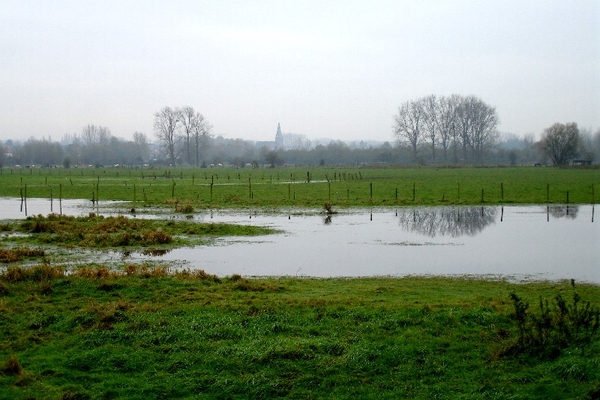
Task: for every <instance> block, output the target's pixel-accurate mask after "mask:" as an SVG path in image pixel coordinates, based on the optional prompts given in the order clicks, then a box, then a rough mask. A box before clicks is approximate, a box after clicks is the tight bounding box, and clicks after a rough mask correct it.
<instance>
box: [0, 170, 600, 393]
mask: <svg viewBox="0 0 600 400" xmlns="http://www.w3.org/2000/svg"><path fill="white" fill-rule="evenodd" d="M598 187H600V169H557V168H533V167H531V168H456V169H451V168H447V169H426V168H424V169H400V168H397V169H371V168H339V169H334V168H324V167H323V168H309V169H306V168H305V169H299V168H281V169H258V170H254V169H241V170H238V169H171V170H142V169H132V170H129V169H113V168H111V169H69V170H66V169H18V170H17V169H12V170H11V169H6V168H5V169H3V170H1V175H0V196H2V197H19V196H24V197H27V198H34V197H37V198H50V197H52V198H54V199H67V198H71V199H92V198H93V199H94V200H99V201H101V202H102V201H105V200H124V201H126V202H127V203H126V204H125V205H124V206H126V207H128V208H129V207H132V208H134V207H135V208H136V209H141V208H143V207H144V206H148V207H156V206H158V207H165V208H166V209H167V210H168V209H171V210H172V211H174V212H179V213H192V212H193V211H194V209H196V208H198V209H201V208H242V207H265V208H279V207H286V208H293V207H316V208H322V207H323V206H324V205H331V207H333V206H336V207H354V206H357V207H364V206H391V205H398V206H402V205H451V204H482V203H484V204H511V203H515V204H538V203H566V202H570V203H574V204H575V203H579V204H588V203H596V202H597V199H598V195H596V194H595V190H597V188H598ZM0 231H2V232H5V233H12V234H14V235H9V236H10V238H8V237H7V239H6V240H4V241H3V246H2V247H0V262H2V263H6V264H4V265H8V267H5V268H2V269H1V270H0V398H7V399H9V398H10V399H30V398H50V399H55V398H56V399H61V398H62V399H88V398H89V399H92V398H94V399H95V398H98V399H112V398H139V399H147V398H207V399H209V398H210V399H213V398H240V399H242V398H243V399H246V398H273V397H288V398H303V399H309V398H342V399H343V398H371V399H385V398H389V399H397V398H419V399H432V398H492V399H506V398H522V399H525V398H526V399H567V398H568V399H586V398H589V399H594V398H600V340H599V339H598V329H599V327H598V318H599V317H598V300H597V299H600V287H599V286H597V285H577V286H576V288H575V289H574V288H573V287H571V285H569V283H568V282H560V283H556V282H537V283H527V284H512V283H508V282H505V281H484V280H473V279H450V278H424V277H407V278H401V279H400V278H364V279H293V278H264V279H244V278H242V277H240V276H237V275H235V276H231V277H227V278H217V277H215V276H211V275H208V274H206V273H204V272H203V271H194V272H191V271H180V272H173V273H171V272H169V271H168V270H167V269H166V268H161V267H156V266H151V265H136V264H126V265H122V266H121V267H120V268H116V269H114V268H113V269H108V268H106V267H99V266H96V265H90V264H89V263H86V262H85V261H84V260H83V261H81V262H78V263H77V265H73V266H71V267H69V268H66V267H61V266H59V265H51V263H50V261H49V258H48V257H47V254H45V253H44V248H45V247H47V246H57V247H60V246H68V247H72V248H86V249H89V248H93V249H114V248H123V247H125V248H127V247H135V248H138V247H141V248H148V247H152V248H158V249H160V248H165V247H169V246H181V245H193V244H197V243H199V242H202V241H203V240H205V238H206V237H209V236H221V235H254V234H266V233H268V230H261V228H251V227H241V226H240V227H231V226H227V225H218V224H197V223H194V222H192V221H183V220H178V221H171V220H164V221H160V220H157V221H142V220H141V219H134V218H125V217H106V218H105V217H99V216H95V215H89V216H87V217H58V216H48V217H42V216H37V217H30V218H29V219H27V220H23V221H11V222H6V221H5V222H2V223H1V224H0ZM23 232H25V233H27V234H28V235H29V236H27V237H25V236H23V235H22V233H23ZM6 244H8V246H4V245H6ZM29 246H33V247H29ZM25 263H27V265H29V264H32V263H33V266H31V267H25V266H24V265H26V264H25ZM511 294H513V296H512V297H511ZM565 300H566V302H565ZM546 301H547V302H546ZM588 301H591V303H587V302H588ZM540 303H541V304H540ZM526 304H529V306H528V307H526Z"/></svg>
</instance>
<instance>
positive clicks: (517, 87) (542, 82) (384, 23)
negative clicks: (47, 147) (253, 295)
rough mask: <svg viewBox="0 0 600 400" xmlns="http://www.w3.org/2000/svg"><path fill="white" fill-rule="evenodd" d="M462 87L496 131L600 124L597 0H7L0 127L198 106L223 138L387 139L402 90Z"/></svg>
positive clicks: (35, 131)
mask: <svg viewBox="0 0 600 400" xmlns="http://www.w3.org/2000/svg"><path fill="white" fill-rule="evenodd" d="M453 93H456V94H462V95H475V96H477V97H479V98H481V99H482V100H483V101H485V102H486V103H488V104H489V105H491V106H494V107H496V110H497V112H498V116H499V118H500V126H499V129H500V131H502V132H511V133H515V134H518V135H520V136H521V135H523V134H526V133H534V134H536V135H539V133H540V132H541V131H542V130H543V129H544V128H546V127H548V126H550V125H552V124H553V123H554V122H571V121H574V122H577V123H578V124H579V126H580V127H583V128H592V129H594V130H595V129H597V128H600V1H598V0H591V1H576V0H565V1H551V0H546V1H524V0H514V1H512V0H511V1H500V0H491V1H485V0H473V1H469V0H458V1H457V0H452V1H425V0H415V1H400V0H391V1H373V0H369V1H366V0H361V1H348V0H339V1H337V0H326V1H325V0H316V1H303V0H297V1H284V0H274V1H262V0H257V1H251V0H241V1H227V0H214V1H175V0H169V1H167V0H160V1H127V0H119V1H106V0H102V1H83V0H74V1H63V0H40V1H27V0H15V1H12V0H1V5H0V140H6V139H19V140H26V139H28V138H29V137H31V136H34V137H37V138H42V137H43V136H45V137H46V138H48V137H51V138H52V139H53V140H60V139H61V137H62V136H63V134H65V133H80V132H81V130H82V128H83V127H84V126H86V125H88V124H95V125H102V126H106V127H108V128H109V129H110V130H111V132H112V134H113V135H114V136H118V137H122V138H126V139H131V137H132V134H133V133H134V132H135V131H140V132H143V133H146V134H147V135H148V137H149V138H152V139H154V132H153V128H152V125H153V119H154V116H153V114H154V113H155V112H156V111H158V110H159V109H160V108H162V107H164V106H171V107H176V106H186V105H189V106H192V107H194V108H195V109H196V110H197V111H199V112H200V113H202V114H203V115H204V116H205V118H206V119H207V120H208V121H210V123H211V124H212V125H213V133H214V134H215V135H223V136H225V137H228V138H244V139H248V140H273V139H274V136H275V132H276V129H277V123H279V122H280V123H281V127H282V130H283V131H284V132H288V133H298V134H304V135H306V136H308V137H309V138H311V139H314V138H323V137H328V138H333V139H341V140H360V139H368V140H381V141H384V140H392V139H393V136H392V125H393V115H394V114H395V113H396V112H397V110H398V107H399V106H400V105H401V104H402V103H403V102H405V101H407V100H413V99H416V98H418V97H421V96H426V95H430V94H435V95H438V96H441V95H450V94H453Z"/></svg>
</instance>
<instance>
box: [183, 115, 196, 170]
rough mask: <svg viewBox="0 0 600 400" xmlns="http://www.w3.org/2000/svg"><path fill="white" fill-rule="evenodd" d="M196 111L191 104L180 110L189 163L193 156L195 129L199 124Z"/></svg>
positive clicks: (184, 144) (184, 145)
mask: <svg viewBox="0 0 600 400" xmlns="http://www.w3.org/2000/svg"><path fill="white" fill-rule="evenodd" d="M196 114H197V113H196V111H195V110H194V108H193V107H190V106H185V107H182V108H181V109H180V110H179V117H180V120H179V121H180V122H181V125H180V126H181V131H182V136H183V142H184V143H183V147H184V149H185V153H186V160H185V161H186V162H187V163H188V164H191V163H192V157H191V151H192V146H191V140H192V135H193V132H194V130H195V129H196V124H197V118H196Z"/></svg>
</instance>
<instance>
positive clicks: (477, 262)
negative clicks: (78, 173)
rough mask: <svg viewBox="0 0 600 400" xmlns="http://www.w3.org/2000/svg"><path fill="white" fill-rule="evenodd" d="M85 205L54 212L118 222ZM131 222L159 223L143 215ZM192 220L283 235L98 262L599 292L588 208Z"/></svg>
mask: <svg viewBox="0 0 600 400" xmlns="http://www.w3.org/2000/svg"><path fill="white" fill-rule="evenodd" d="M8 201H10V206H8ZM55 203H56V202H55ZM88 203H90V202H89V201H87V202H86V201H73V200H69V201H64V200H63V202H62V207H63V209H62V211H63V213H64V214H70V215H82V214H87V213H88V212H91V211H95V212H98V211H100V213H101V214H115V213H118V212H119V211H115V210H114V209H113V210H111V209H110V203H108V204H106V203H105V204H104V205H103V206H102V205H101V207H100V208H99V209H95V208H93V207H92V206H91V204H88ZM115 204H117V203H115ZM54 207H56V204H55V205H54ZM9 208H10V209H16V211H19V200H18V199H17V200H15V199H0V219H8V218H24V215H23V214H22V213H21V214H17V216H15V215H14V213H15V211H12V213H13V214H11V213H10V212H9V210H8V209H9ZM33 210H35V211H33ZM28 212H29V213H30V215H31V214H33V213H35V214H39V213H41V214H48V213H49V212H50V211H49V200H39V199H37V200H35V201H34V200H28ZM55 212H56V211H55ZM120 212H121V213H123V210H121V211H120ZM138 217H144V218H157V217H163V218H164V217H165V215H162V216H160V215H155V214H153V213H152V212H148V211H147V210H145V212H144V213H142V214H138ZM170 217H174V218H181V219H185V218H190V217H189V216H185V215H176V216H170ZM191 218H192V219H193V220H196V221H201V222H226V223H236V224H247V225H259V226H268V227H272V228H275V229H278V230H281V231H283V233H280V234H276V235H269V236H260V237H251V238H247V237H232V238H221V239H217V240H215V241H214V244H213V245H209V246H198V247H194V248H182V249H173V250H171V251H168V252H164V254H163V253H152V252H145V253H140V252H129V253H121V252H113V253H108V254H106V253H103V254H102V256H101V257H102V259H103V260H112V261H114V262H123V261H124V260H126V261H127V262H145V261H151V262H153V263H156V262H158V263H165V264H169V265H173V266H175V267H178V268H199V269H203V270H205V271H206V272H207V273H211V274H216V275H218V276H228V275H232V274H240V275H243V276H310V277H365V276H407V275H461V276H462V275H469V276H484V277H501V278H510V279H511V280H517V281H519V280H541V279H547V280H560V279H571V278H573V279H575V280H576V281H585V282H592V283H597V284H600V246H599V245H600V224H598V223H597V222H595V221H594V207H593V206H587V205H583V206H568V207H567V206H565V205H556V206H549V207H548V206H541V205H539V206H505V207H501V206H485V207H419V208H399V209H374V210H344V211H342V212H340V213H339V214H333V215H329V216H325V215H320V214H317V213H315V212H314V210H313V211H312V212H302V211H301V210H300V211H299V210H290V211H289V212H282V211H281V210H279V211H278V212H273V213H265V212H260V213H259V212H250V211H244V212H239V211H231V210H229V211H213V212H210V211H207V212H204V213H195V214H193V216H191Z"/></svg>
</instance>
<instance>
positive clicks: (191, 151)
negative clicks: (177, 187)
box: [154, 106, 211, 166]
mask: <svg viewBox="0 0 600 400" xmlns="http://www.w3.org/2000/svg"><path fill="white" fill-rule="evenodd" d="M210 130H211V126H210V124H209V123H208V121H207V120H206V119H205V118H204V116H203V115H202V114H200V113H199V112H197V111H195V110H194V108H193V107H189V106H186V107H176V108H171V107H164V108H162V109H161V110H160V111H158V112H156V113H155V114H154V132H155V134H156V137H157V139H158V140H159V142H160V144H161V146H162V147H163V148H164V150H165V153H166V155H167V157H168V159H169V162H170V164H171V165H175V164H176V161H177V160H178V159H179V158H180V157H183V163H186V164H188V165H196V166H198V165H200V162H201V159H202V153H203V152H204V150H205V149H206V146H207V144H208V139H209V138H210Z"/></svg>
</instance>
